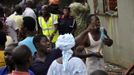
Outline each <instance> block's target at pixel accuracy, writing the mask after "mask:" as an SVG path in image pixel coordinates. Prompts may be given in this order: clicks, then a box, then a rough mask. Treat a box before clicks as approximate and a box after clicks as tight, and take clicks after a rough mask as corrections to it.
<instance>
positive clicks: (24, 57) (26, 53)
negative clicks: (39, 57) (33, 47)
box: [12, 45, 32, 66]
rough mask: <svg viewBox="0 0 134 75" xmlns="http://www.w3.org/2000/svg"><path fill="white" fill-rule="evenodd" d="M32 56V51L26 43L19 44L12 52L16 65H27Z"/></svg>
mask: <svg viewBox="0 0 134 75" xmlns="http://www.w3.org/2000/svg"><path fill="white" fill-rule="evenodd" d="M30 57H32V52H31V51H30V49H29V48H28V47H27V46H26V45H20V46H17V47H16V48H15V49H14V50H13V53H12V59H13V62H14V64H15V65H16V66H18V65H19V66H23V65H27V64H28V63H29V62H30V61H29V58H30Z"/></svg>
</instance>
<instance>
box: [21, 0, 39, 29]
mask: <svg viewBox="0 0 134 75" xmlns="http://www.w3.org/2000/svg"><path fill="white" fill-rule="evenodd" d="M33 4H34V2H33V1H32V0H26V8H25V10H24V12H23V14H22V15H23V17H32V18H33V19H34V20H35V22H36V27H35V28H36V31H38V25H37V16H36V14H35V12H34V10H33V9H32V8H33Z"/></svg>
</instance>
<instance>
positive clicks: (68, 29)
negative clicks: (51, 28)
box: [58, 16, 76, 35]
mask: <svg viewBox="0 0 134 75" xmlns="http://www.w3.org/2000/svg"><path fill="white" fill-rule="evenodd" d="M58 23H59V24H58V30H59V34H62V35H63V34H65V33H72V31H73V30H74V29H76V21H75V20H74V18H73V17H72V16H69V17H64V18H62V17H60V18H59V19H58ZM72 34H73V33H72Z"/></svg>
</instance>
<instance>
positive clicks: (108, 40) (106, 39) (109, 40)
mask: <svg viewBox="0 0 134 75" xmlns="http://www.w3.org/2000/svg"><path fill="white" fill-rule="evenodd" d="M103 43H104V44H105V45H107V46H111V45H112V44H113V40H111V39H109V38H104V40H103Z"/></svg>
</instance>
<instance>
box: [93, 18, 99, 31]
mask: <svg viewBox="0 0 134 75" xmlns="http://www.w3.org/2000/svg"><path fill="white" fill-rule="evenodd" d="M91 24H92V29H95V30H96V29H99V28H100V20H99V18H98V17H97V16H92V17H91Z"/></svg>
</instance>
